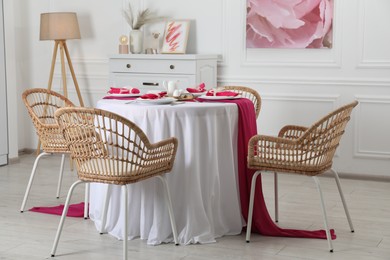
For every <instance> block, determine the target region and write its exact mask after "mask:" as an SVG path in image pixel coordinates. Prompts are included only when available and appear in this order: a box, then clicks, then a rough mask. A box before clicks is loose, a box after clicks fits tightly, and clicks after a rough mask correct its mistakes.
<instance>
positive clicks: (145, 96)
mask: <svg viewBox="0 0 390 260" xmlns="http://www.w3.org/2000/svg"><path fill="white" fill-rule="evenodd" d="M166 94H167V92H165V91H163V92H160V93H146V94H143V95H142V96H140V98H142V99H159V98H162V97H164V96H165V95H166Z"/></svg>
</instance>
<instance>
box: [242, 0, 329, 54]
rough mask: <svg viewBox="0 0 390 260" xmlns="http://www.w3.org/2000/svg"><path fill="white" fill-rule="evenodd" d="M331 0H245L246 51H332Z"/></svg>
mask: <svg viewBox="0 0 390 260" xmlns="http://www.w3.org/2000/svg"><path fill="white" fill-rule="evenodd" d="M332 22H333V0H247V23H246V46H247V48H332V41H333V39H332Z"/></svg>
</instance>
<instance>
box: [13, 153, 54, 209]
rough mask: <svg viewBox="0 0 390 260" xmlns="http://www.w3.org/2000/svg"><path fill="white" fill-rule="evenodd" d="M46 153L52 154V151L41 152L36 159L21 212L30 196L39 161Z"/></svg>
mask: <svg viewBox="0 0 390 260" xmlns="http://www.w3.org/2000/svg"><path fill="white" fill-rule="evenodd" d="M45 155H50V153H45V152H43V153H40V154H39V155H38V156H37V158H36V159H35V162H34V166H33V169H32V171H31V175H30V180H29V181H28V184H27V188H26V192H25V193H24V198H23V202H22V206H21V207H20V212H23V211H24V207H25V206H26V202H27V197H28V194H29V193H30V189H31V185H32V182H33V180H34V176H35V172H36V169H37V166H38V162H39V160H40V159H41V158H42V157H43V156H45Z"/></svg>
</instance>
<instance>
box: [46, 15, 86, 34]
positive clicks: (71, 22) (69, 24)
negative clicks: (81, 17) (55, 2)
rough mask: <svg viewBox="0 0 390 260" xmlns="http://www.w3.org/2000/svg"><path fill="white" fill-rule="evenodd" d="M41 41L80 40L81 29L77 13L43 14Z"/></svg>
mask: <svg viewBox="0 0 390 260" xmlns="http://www.w3.org/2000/svg"><path fill="white" fill-rule="evenodd" d="M39 39H40V40H41V41H44V40H67V39H80V28H79V23H78V21H77V15H76V13H43V14H41V31H40V36H39Z"/></svg>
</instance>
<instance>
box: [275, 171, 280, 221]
mask: <svg viewBox="0 0 390 260" xmlns="http://www.w3.org/2000/svg"><path fill="white" fill-rule="evenodd" d="M274 186H275V187H274V192H275V222H278V221H279V190H278V173H277V172H274Z"/></svg>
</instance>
